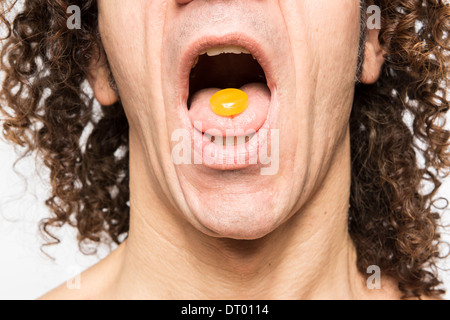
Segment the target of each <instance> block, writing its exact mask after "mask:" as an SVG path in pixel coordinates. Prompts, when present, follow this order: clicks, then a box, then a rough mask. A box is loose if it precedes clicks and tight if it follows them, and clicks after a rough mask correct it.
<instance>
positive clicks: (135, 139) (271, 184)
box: [43, 0, 400, 299]
mask: <svg viewBox="0 0 450 320" xmlns="http://www.w3.org/2000/svg"><path fill="white" fill-rule="evenodd" d="M119 2H120V3H119ZM98 3H99V20H100V22H99V23H100V32H101V35H102V40H103V43H104V47H105V51H106V53H107V58H108V60H109V63H110V65H111V70H112V72H113V75H114V77H115V80H116V83H117V87H118V89H119V93H120V99H121V100H122V103H123V106H124V108H125V112H126V115H127V118H128V120H129V123H130V191H131V199H130V203H131V213H130V218H131V221H130V232H129V238H128V240H127V241H126V242H125V243H123V244H122V245H121V246H120V247H119V248H118V249H117V250H116V251H114V252H113V253H112V254H111V255H110V256H109V257H108V258H106V259H104V260H103V261H101V262H100V263H99V264H97V265H96V266H94V267H93V268H91V269H89V270H87V271H86V272H84V273H83V274H82V275H81V289H80V290H69V289H67V286H66V285H65V284H64V285H62V286H61V287H60V288H57V289H56V290H54V291H52V292H51V293H49V294H48V295H46V296H44V297H43V298H44V299H53V298H59V299H61V298H63V299H64V298H71V299H72V298H75V299H77V298H79V299H122V298H127V299H378V298H382V299H386V298H387V299H396V298H399V297H400V293H399V292H398V290H397V289H396V284H395V283H394V282H392V281H391V280H390V279H388V278H386V277H383V278H382V289H381V290H369V289H368V288H367V286H366V280H367V277H368V275H367V276H365V275H362V274H360V273H359V272H358V271H357V269H356V253H355V248H354V245H353V243H352V241H351V240H350V238H349V234H348V229H347V210H348V207H349V196H350V169H351V168H350V136H349V117H350V111H351V107H352V99H353V93H354V86H355V82H354V79H355V74H356V68H357V61H358V58H357V52H358V44H359V38H360V34H359V31H360V24H359V17H360V11H359V10H360V8H359V1H358V0H335V1H329V0H302V1H298V0H283V1H277V0H262V1H252V0H241V1H238V0H236V1H228V2H221V1H200V0H194V1H189V0H187V1H180V0H178V1H175V0H168V1H163V0H152V1H146V0H122V1H118V0H99V1H98ZM242 30H245V31H242ZM239 32H240V33H243V34H246V35H250V36H252V37H255V38H257V39H259V41H262V42H263V43H265V46H266V51H267V55H268V57H269V58H270V60H271V64H272V65H273V66H274V68H273V74H272V76H273V83H272V85H273V86H272V89H273V93H274V92H276V95H277V99H278V108H276V111H274V114H273V115H272V118H271V121H272V128H277V129H280V138H281V142H280V168H279V171H278V173H277V174H276V175H272V176H263V175H261V174H260V171H259V170H255V168H254V167H251V168H245V169H242V170H237V171H223V170H212V169H210V168H205V167H204V166H194V165H180V166H176V165H175V164H174V163H173V162H172V161H171V149H172V148H173V146H174V142H171V140H170V136H171V133H172V132H173V131H174V130H176V129H178V128H183V126H184V123H183V119H182V114H183V113H182V112H180V109H179V108H178V106H177V101H178V100H177V99H178V98H179V94H180V92H179V90H178V88H177V86H176V83H177V81H179V79H178V78H177V75H178V73H177V70H178V69H177V68H178V67H179V61H180V60H181V53H182V52H184V51H185V50H186V47H187V44H189V43H191V42H192V41H193V39H194V38H198V37H203V36H204V37H206V36H220V35H225V34H232V33H239ZM377 36H378V31H377V30H369V32H368V37H367V43H366V51H365V63H364V67H363V74H362V76H361V79H360V80H361V81H362V82H364V83H367V84H368V83H373V82H375V81H376V80H377V78H378V77H379V73H380V68H381V66H382V64H383V62H384V60H383V51H382V49H381V48H380V45H379V43H378V40H377V39H378V37H377ZM89 81H90V83H91V86H92V88H93V89H94V93H95V95H96V98H97V99H98V100H99V102H100V103H102V104H103V105H110V104H112V103H114V102H115V101H116V100H117V99H118V97H117V96H116V94H115V92H114V91H113V90H112V89H111V88H110V87H109V85H108V69H107V68H106V63H105V60H104V59H103V60H101V61H100V62H96V63H93V64H92V66H91V74H90V76H89ZM293 177H295V178H293Z"/></svg>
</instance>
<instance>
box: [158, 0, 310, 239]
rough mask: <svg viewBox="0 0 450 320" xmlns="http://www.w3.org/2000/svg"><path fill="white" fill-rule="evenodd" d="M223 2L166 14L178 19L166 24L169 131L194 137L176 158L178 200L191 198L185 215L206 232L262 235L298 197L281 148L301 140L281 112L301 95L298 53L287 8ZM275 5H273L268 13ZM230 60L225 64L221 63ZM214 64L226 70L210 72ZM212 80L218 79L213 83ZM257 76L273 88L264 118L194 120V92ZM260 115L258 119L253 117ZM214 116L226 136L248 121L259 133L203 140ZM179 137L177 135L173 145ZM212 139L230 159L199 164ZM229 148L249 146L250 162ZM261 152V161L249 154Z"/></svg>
mask: <svg viewBox="0 0 450 320" xmlns="http://www.w3.org/2000/svg"><path fill="white" fill-rule="evenodd" d="M220 6H221V5H220V4H219V3H211V4H208V6H204V5H201V2H197V4H196V3H195V2H192V3H190V4H189V5H188V6H186V7H185V8H184V9H183V10H180V11H177V13H176V15H174V16H171V17H168V19H167V21H174V23H172V24H168V25H166V30H165V33H166V34H167V35H170V37H169V36H168V37H165V38H164V41H163V52H167V54H166V55H164V56H163V57H162V58H163V60H162V74H163V93H164V95H165V97H164V98H165V103H166V109H165V110H166V114H167V127H168V129H169V131H168V134H169V139H170V138H172V134H173V133H174V132H177V130H180V129H181V130H185V132H186V133H188V135H187V136H188V137H189V138H191V139H192V141H191V143H190V145H191V147H192V149H191V157H190V158H191V160H192V161H191V163H189V164H185V163H183V164H178V165H174V166H175V171H176V175H177V180H178V183H179V184H180V187H181V190H182V197H180V198H179V199H178V201H179V203H180V208H182V207H184V206H183V205H184V204H187V208H186V207H184V208H185V209H186V210H182V212H183V215H184V216H185V217H187V219H188V220H189V221H190V222H191V223H192V224H193V225H194V226H196V227H197V228H198V229H200V230H202V231H203V232H204V233H206V234H209V235H211V236H215V237H229V238H233V239H257V238H260V237H263V236H264V235H266V234H268V233H270V232H271V231H273V230H274V229H275V228H277V227H278V226H279V225H280V224H281V223H282V222H283V221H284V220H285V219H286V218H287V215H288V214H289V212H290V210H291V209H292V207H293V205H294V202H293V198H292V197H291V193H290V191H292V190H293V189H292V185H291V186H288V187H287V186H286V185H285V184H286V179H285V177H283V175H284V176H285V175H286V172H287V171H290V170H293V167H292V165H293V163H292V162H291V161H286V162H285V163H283V158H284V157H285V156H286V155H287V154H286V153H285V154H284V155H282V153H283V147H284V146H285V145H295V144H296V142H297V141H296V140H297V137H296V136H293V135H289V136H288V135H287V134H285V132H289V130H290V129H289V127H293V126H292V125H289V126H287V125H286V124H285V123H283V122H286V121H287V122H290V121H292V119H289V118H288V119H286V118H285V117H283V116H282V114H281V112H280V110H281V109H283V108H289V109H292V111H294V110H293V109H294V106H293V105H292V104H289V101H293V100H294V97H295V96H294V95H295V92H293V91H292V90H291V89H292V88H295V74H294V73H293V70H294V67H293V57H292V51H291V50H290V43H289V40H288V37H287V34H286V30H285V26H284V25H283V23H282V22H281V21H282V17H281V12H279V11H278V12H275V11H274V10H273V8H265V6H267V4H266V3H256V4H253V3H252V4H251V8H247V9H246V10H245V12H246V13H245V15H244V14H243V13H242V12H243V8H242V7H241V4H239V2H236V3H235V4H228V5H227V8H226V10H225V9H223V8H222V9H221V8H219V7H220ZM248 9H250V10H248ZM270 9H272V13H269V14H268V12H271V10H270ZM216 12H221V15H222V18H221V19H220V22H217V21H214V19H211V16H210V15H211V14H213V15H214V13H216ZM194 17H195V18H194ZM175 21H176V23H175ZM243 30H245V32H244V31H243ZM230 48H238V49H235V51H236V52H234V53H229V52H228V51H232V50H231V49H230ZM205 52H207V54H206V55H205ZM211 52H212V54H211V55H208V53H211ZM239 52H243V53H241V56H238V53H239ZM281 52H282V54H280V53H281ZM218 53H222V55H217V54H218ZM227 54H228V56H226V55H227ZM230 55H233V56H230ZM245 55H248V56H245ZM227 63H228V65H227V66H226V67H222V70H220V68H221V65H222V66H223V64H227ZM194 66H195V67H194ZM193 67H194V68H193ZM196 68H198V70H196ZM208 70H209V71H210V73H211V74H214V75H215V74H218V75H219V77H220V78H219V79H216V78H215V77H214V76H211V74H207V73H206V72H207V71H208ZM230 70H232V71H231V72H230ZM235 73H239V74H238V75H235ZM193 75H194V76H195V77H193ZM193 78H194V80H193ZM213 80H217V81H215V82H214V83H213ZM258 80H259V82H258ZM257 82H258V83H259V85H260V86H262V87H266V88H267V91H269V97H268V100H269V106H268V110H267V114H266V115H265V116H264V118H263V119H262V121H259V122H258V121H254V119H253V118H251V115H248V114H243V115H242V117H237V118H236V119H218V118H214V117H210V118H208V119H209V120H210V122H209V123H206V125H204V126H203V129H204V130H198V128H196V127H195V123H193V122H194V121H192V118H193V116H192V114H190V112H191V111H192V108H193V106H192V105H191V104H190V102H192V98H193V95H195V93H196V92H198V91H199V90H202V89H205V88H206V89H208V88H214V87H216V88H218V89H222V88H225V87H228V86H229V85H230V84H231V85H230V86H233V85H234V86H237V87H239V86H244V87H245V86H246V85H247V86H254V87H258V86H259V85H254V83H257ZM259 93H261V91H259ZM250 97H251V96H250ZM256 108H258V106H256ZM204 110H206V107H205V109H204ZM258 111H260V110H256V111H255V114H257V113H258ZM260 118H261V117H260ZM211 119H212V120H211ZM249 119H250V120H249ZM246 121H247V122H246ZM256 122H258V125H256V126H253V127H252V126H249V125H248V124H249V123H250V124H254V123H256ZM211 123H213V124H214V126H217V127H218V128H216V129H219V131H221V132H223V134H224V137H226V136H227V133H226V132H225V131H226V130H225V129H232V130H233V131H232V132H236V130H239V129H242V130H243V131H244V132H245V131H246V129H249V127H250V129H253V130H254V132H256V134H255V135H254V136H252V138H251V139H249V140H247V141H245V140H244V143H243V144H242V145H233V143H232V145H228V146H220V145H216V146H212V144H213V143H212V142H211V141H205V129H207V128H209V127H211V126H212V125H211ZM208 126H209V127H208ZM272 130H278V137H279V139H275V138H273V137H272ZM263 132H264V134H265V137H266V139H264V135H263V134H262V133H263ZM196 134H197V135H200V141H201V143H200V146H198V142H197V145H196V141H194V138H195V135H196ZM231 135H233V133H231ZM207 137H208V136H207ZM284 137H288V138H284ZM290 140H292V141H290ZM180 141H181V140H175V141H172V142H171V150H173V148H174V147H176V146H177V145H178V144H179V143H180ZM197 141H198V140H197ZM275 144H277V145H276V147H278V148H279V151H280V152H279V154H278V155H276V156H277V157H278V159H272V160H273V161H272V162H270V161H269V162H268V161H266V162H265V164H264V163H262V161H261V157H260V153H261V152H260V150H262V149H263V148H264V149H265V150H266V151H267V156H270V155H271V151H272V150H274V148H275ZM208 147H210V148H211V149H213V150H214V152H213V154H214V155H216V157H217V155H219V156H218V157H219V158H220V157H222V159H223V160H224V161H223V162H222V163H219V164H217V163H215V162H214V161H211V162H212V163H205V162H206V161H202V163H201V164H195V159H194V158H195V156H196V155H198V152H199V150H201V151H203V155H204V156H206V157H207V155H206V154H205V153H204V151H205V148H208ZM230 150H232V151H235V152H234V155H236V154H239V153H241V154H244V157H243V158H244V159H245V160H244V163H236V161H233V160H236V158H235V157H233V155H232V156H229V154H230ZM291 151H292V150H291ZM252 152H253V154H252ZM255 154H256V157H257V161H256V164H255V163H254V162H252V163H250V161H248V162H247V160H249V158H251V159H253V156H254V155H255ZM303 156H306V155H303ZM213 160H214V159H213ZM229 160H231V161H229ZM264 160H267V157H266V158H264ZM269 160H270V159H269ZM274 161H277V162H278V163H279V164H278V165H279V168H278V170H276V171H274V173H273V174H269V175H263V174H261V172H262V171H261V169H264V168H266V169H269V168H270V167H271V165H274V163H273V162H274ZM293 184H297V182H293ZM295 188H298V186H297V187H295ZM280 203H282V204H283V205H280Z"/></svg>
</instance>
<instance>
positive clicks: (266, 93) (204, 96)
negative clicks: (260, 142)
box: [189, 83, 270, 136]
mask: <svg viewBox="0 0 450 320" xmlns="http://www.w3.org/2000/svg"><path fill="white" fill-rule="evenodd" d="M220 90H221V89H218V88H207V89H203V90H201V91H198V92H197V93H196V94H195V95H194V96H193V97H192V103H191V107H190V109H189V118H190V119H191V122H192V124H193V125H194V127H195V128H196V129H197V130H200V131H202V132H206V131H207V130H209V131H211V130H218V131H220V132H221V133H222V135H223V136H230V135H234V136H240V135H242V131H243V132H244V134H247V133H248V132H250V131H251V132H256V131H258V130H259V129H260V128H261V127H262V126H263V124H264V122H265V121H266V119H267V114H268V112H269V104H270V90H269V88H268V87H267V86H266V85H265V84H263V83H249V84H246V85H245V86H243V87H241V88H240V90H242V91H244V92H245V93H247V95H248V98H249V106H248V108H247V109H246V110H245V111H244V112H242V113H241V114H238V115H236V116H233V117H221V116H219V115H217V114H215V113H214V112H213V111H212V110H211V105H210V100H211V97H212V96H213V95H214V94H215V93H216V92H218V91H220ZM233 132H235V133H234V134H233Z"/></svg>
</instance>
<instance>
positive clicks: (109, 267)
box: [39, 247, 122, 300]
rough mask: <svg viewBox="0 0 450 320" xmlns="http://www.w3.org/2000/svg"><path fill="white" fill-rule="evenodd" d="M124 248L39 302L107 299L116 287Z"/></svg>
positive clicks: (46, 295) (44, 296) (49, 293)
mask: <svg viewBox="0 0 450 320" xmlns="http://www.w3.org/2000/svg"><path fill="white" fill-rule="evenodd" d="M121 251H122V248H121V247H119V248H118V249H117V250H116V251H114V252H113V253H111V254H110V255H109V256H108V257H107V258H105V259H104V260H102V261H100V262H99V263H97V264H96V265H94V266H93V267H91V268H89V269H88V270H86V271H84V272H83V273H81V274H80V275H78V276H76V277H74V278H72V279H69V280H68V281H66V282H65V283H63V284H61V285H60V286H59V287H57V288H56V289H53V290H52V291H50V292H48V293H47V294H45V295H43V296H42V297H40V298H39V300H98V299H107V293H108V292H109V291H110V290H109V289H110V288H111V287H112V286H113V285H114V279H115V278H116V277H117V274H118V270H119V268H120V266H119V265H118V263H117V261H118V258H119V255H120V252H121Z"/></svg>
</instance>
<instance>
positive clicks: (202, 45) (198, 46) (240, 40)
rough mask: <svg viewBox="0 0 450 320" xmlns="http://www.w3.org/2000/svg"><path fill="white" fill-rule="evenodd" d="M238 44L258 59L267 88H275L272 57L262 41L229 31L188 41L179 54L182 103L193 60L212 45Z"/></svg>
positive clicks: (187, 90) (185, 99) (187, 89)
mask: <svg viewBox="0 0 450 320" xmlns="http://www.w3.org/2000/svg"><path fill="white" fill-rule="evenodd" d="M224 46H239V47H243V48H245V49H246V50H248V51H249V52H250V53H251V54H252V55H253V57H254V58H255V59H256V60H257V61H258V63H259V64H260V65H261V67H262V68H263V70H264V73H265V75H266V80H267V86H268V87H269V90H270V91H271V92H273V90H274V89H275V81H274V79H273V67H272V64H271V61H272V59H270V57H268V54H267V52H268V50H265V48H264V43H263V42H261V41H258V40H257V39H254V38H252V37H249V36H248V35H245V34H243V33H240V32H236V33H231V34H227V35H222V36H211V35H209V36H203V37H199V38H197V39H195V40H194V41H192V42H191V43H189V44H188V45H187V46H186V47H185V48H184V51H183V52H182V54H181V60H180V61H181V63H180V69H179V91H178V92H179V93H180V99H181V101H182V102H183V103H187V100H188V96H189V76H190V73H191V69H192V66H193V65H194V63H195V60H196V59H197V58H198V56H199V55H200V54H202V53H203V52H205V51H206V50H208V49H209V48H213V47H224Z"/></svg>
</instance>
